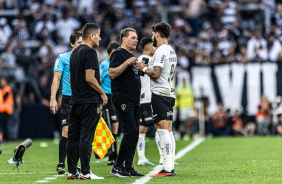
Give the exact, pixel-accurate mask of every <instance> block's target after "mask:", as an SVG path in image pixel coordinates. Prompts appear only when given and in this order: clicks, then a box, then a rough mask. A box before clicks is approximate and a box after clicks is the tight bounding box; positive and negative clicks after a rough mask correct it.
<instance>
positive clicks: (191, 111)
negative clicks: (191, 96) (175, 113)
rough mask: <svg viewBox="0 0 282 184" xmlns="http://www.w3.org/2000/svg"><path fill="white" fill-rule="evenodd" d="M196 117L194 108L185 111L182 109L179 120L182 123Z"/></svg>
mask: <svg viewBox="0 0 282 184" xmlns="http://www.w3.org/2000/svg"><path fill="white" fill-rule="evenodd" d="M194 116H195V112H194V109H193V108H192V107H188V108H183V109H180V111H179V120H180V121H186V120H187V118H189V117H194Z"/></svg>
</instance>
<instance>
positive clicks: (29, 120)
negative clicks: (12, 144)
mask: <svg viewBox="0 0 282 184" xmlns="http://www.w3.org/2000/svg"><path fill="white" fill-rule="evenodd" d="M48 111H49V108H47V107H45V106H42V105H25V106H23V107H22V112H21V115H20V118H21V125H20V130H19V138H22V139H23V138H52V137H53V132H52V126H53V125H52V123H51V120H50V116H49V112H48Z"/></svg>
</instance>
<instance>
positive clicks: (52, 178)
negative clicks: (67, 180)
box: [36, 172, 65, 183]
mask: <svg viewBox="0 0 282 184" xmlns="http://www.w3.org/2000/svg"><path fill="white" fill-rule="evenodd" d="M52 173H53V172H52ZM61 176H65V174H62V175H54V176H53V177H47V178H45V179H44V180H38V181H36V182H38V183H47V182H49V180H55V179H57V178H58V177H61Z"/></svg>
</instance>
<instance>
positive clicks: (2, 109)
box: [0, 78, 14, 143]
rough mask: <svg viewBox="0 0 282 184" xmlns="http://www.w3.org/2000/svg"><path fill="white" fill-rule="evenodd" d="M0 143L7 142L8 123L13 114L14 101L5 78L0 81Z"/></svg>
mask: <svg viewBox="0 0 282 184" xmlns="http://www.w3.org/2000/svg"><path fill="white" fill-rule="evenodd" d="M0 87H1V88H0V143H1V142H2V140H3V139H4V140H9V136H8V135H9V133H8V122H9V119H10V117H11V115H12V114H13V110H14V100H13V91H12V89H11V87H10V86H9V85H8V80H7V78H1V80H0Z"/></svg>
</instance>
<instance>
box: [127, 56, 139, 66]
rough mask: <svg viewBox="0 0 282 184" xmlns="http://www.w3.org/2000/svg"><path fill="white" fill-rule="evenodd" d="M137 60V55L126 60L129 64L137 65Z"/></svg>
mask: <svg viewBox="0 0 282 184" xmlns="http://www.w3.org/2000/svg"><path fill="white" fill-rule="evenodd" d="M136 61H137V58H136V57H131V58H129V59H127V60H126V62H127V63H128V64H129V65H135V64H136Z"/></svg>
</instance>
